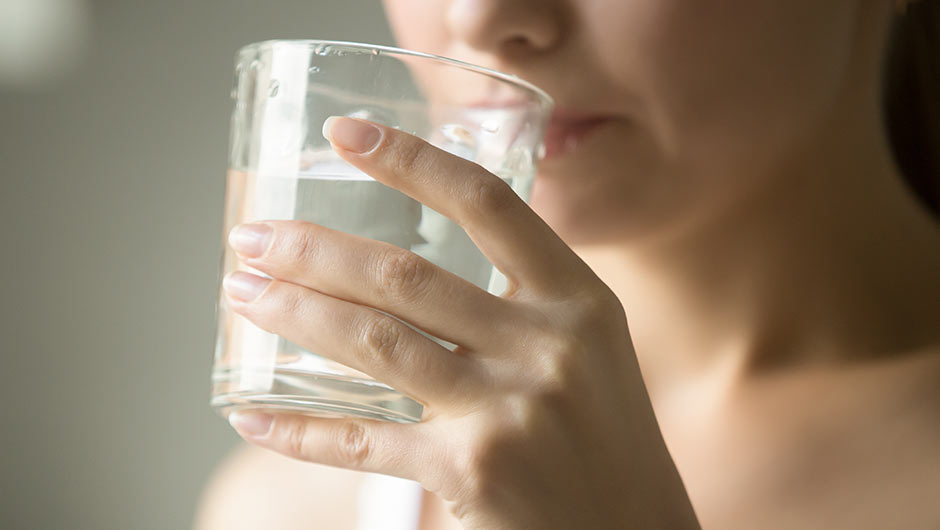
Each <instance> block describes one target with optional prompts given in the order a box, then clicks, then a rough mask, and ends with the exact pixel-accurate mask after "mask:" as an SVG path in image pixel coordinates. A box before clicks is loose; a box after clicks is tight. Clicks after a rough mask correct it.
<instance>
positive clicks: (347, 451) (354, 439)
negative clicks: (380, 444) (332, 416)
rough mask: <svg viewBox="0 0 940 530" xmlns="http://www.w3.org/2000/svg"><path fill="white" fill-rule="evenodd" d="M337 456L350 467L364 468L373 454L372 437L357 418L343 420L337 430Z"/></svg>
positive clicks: (343, 464) (343, 463)
mask: <svg viewBox="0 0 940 530" xmlns="http://www.w3.org/2000/svg"><path fill="white" fill-rule="evenodd" d="M333 447H335V449H336V458H337V460H338V461H339V463H340V464H341V465H342V466H343V467H346V468H349V469H362V468H363V466H364V465H365V464H366V462H368V460H369V459H370V458H371V456H372V438H371V437H370V436H369V432H368V430H367V429H366V428H365V426H364V425H363V424H362V423H361V422H359V421H356V420H350V421H345V422H342V423H341V424H340V425H339V427H338V428H337V429H336V432H335V443H334V444H333Z"/></svg>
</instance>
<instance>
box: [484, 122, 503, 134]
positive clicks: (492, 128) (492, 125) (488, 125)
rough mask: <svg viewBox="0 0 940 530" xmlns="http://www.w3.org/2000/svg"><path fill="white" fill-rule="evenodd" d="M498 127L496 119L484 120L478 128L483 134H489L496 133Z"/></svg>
mask: <svg viewBox="0 0 940 530" xmlns="http://www.w3.org/2000/svg"><path fill="white" fill-rule="evenodd" d="M499 126H500V123H499V120H496V119H492V120H486V121H484V122H483V123H481V124H480V128H481V129H483V132H487V133H490V134H496V133H498V132H499Z"/></svg>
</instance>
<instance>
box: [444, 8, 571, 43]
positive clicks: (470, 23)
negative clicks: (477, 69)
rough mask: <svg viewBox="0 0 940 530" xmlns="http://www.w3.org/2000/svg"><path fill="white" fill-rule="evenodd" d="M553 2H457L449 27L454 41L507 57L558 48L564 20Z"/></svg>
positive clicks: (452, 9)
mask: <svg viewBox="0 0 940 530" xmlns="http://www.w3.org/2000/svg"><path fill="white" fill-rule="evenodd" d="M554 7H555V6H554V5H553V2H551V1H550V0H454V1H453V2H451V5H450V7H449V9H448V13H447V25H448V29H449V30H450V32H451V34H452V35H453V36H454V38H456V39H458V40H461V41H463V42H464V43H466V44H467V45H468V46H469V47H471V48H474V49H476V50H479V51H482V52H487V53H492V54H497V55H504V54H510V53H512V54H517V53H536V52H539V51H544V50H547V49H550V48H552V47H553V46H555V45H556V44H557V43H558V41H559V39H560V38H561V34H562V16H561V15H560V13H559V12H558V10H557V9H554Z"/></svg>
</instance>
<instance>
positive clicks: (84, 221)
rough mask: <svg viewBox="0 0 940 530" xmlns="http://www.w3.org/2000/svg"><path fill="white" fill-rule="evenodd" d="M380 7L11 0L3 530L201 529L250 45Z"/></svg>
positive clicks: (215, 440)
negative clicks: (223, 256) (242, 85)
mask: <svg viewBox="0 0 940 530" xmlns="http://www.w3.org/2000/svg"><path fill="white" fill-rule="evenodd" d="M270 38H328V39H339V40H357V41H366V42H375V43H380V44H389V43H391V36H390V34H389V31H388V29H387V27H386V23H385V21H384V16H383V14H382V11H381V7H380V5H379V2H378V0H343V1H322V0H266V1H261V0H190V1H185V0H151V1H146V2H144V1H134V0H123V1H121V0H0V163H2V165H0V256H2V259H0V355H2V357H0V359H2V362H0V399H2V403H0V422H2V423H0V528H2V529H4V530H6V529H74V530H82V529H96V530H98V529H112V528H114V529H134V530H144V529H161V530H165V529H182V528H189V527H190V526H191V521H192V517H193V513H194V509H195V506H196V503H197V501H198V496H199V493H200V490H201V488H202V485H203V484H204V482H205V481H206V479H207V478H208V476H209V474H210V473H211V471H212V469H213V468H214V467H215V466H216V465H217V463H218V462H219V461H220V460H221V459H222V458H223V457H224V456H225V454H226V453H227V452H228V451H229V450H230V449H231V448H232V447H234V446H235V444H236V443H237V437H236V436H235V435H234V434H233V432H232V431H231V430H230V428H229V427H228V425H227V424H226V423H225V422H224V421H223V420H221V419H220V418H219V417H217V416H216V415H215V414H214V413H213V412H212V411H211V410H210V409H209V408H208V406H207V401H208V398H209V382H208V379H209V369H210V365H211V355H212V347H213V340H214V325H215V320H214V311H215V297H216V293H217V279H218V262H219V253H220V248H221V244H222V234H221V219H222V195H223V184H224V175H225V169H226V167H225V166H226V151H227V145H228V119H229V112H230V101H229V90H230V88H231V83H232V69H233V58H234V54H235V51H236V49H237V48H238V47H240V46H241V45H244V44H247V43H249V42H252V41H257V40H265V39H270Z"/></svg>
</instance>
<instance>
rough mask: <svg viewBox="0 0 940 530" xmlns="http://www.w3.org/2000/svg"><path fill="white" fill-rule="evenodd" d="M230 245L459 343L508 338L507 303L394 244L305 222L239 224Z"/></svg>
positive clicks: (269, 268)
mask: <svg viewBox="0 0 940 530" xmlns="http://www.w3.org/2000/svg"><path fill="white" fill-rule="evenodd" d="M229 242H230V244H231V245H232V247H233V248H234V249H235V250H236V252H238V253H239V257H240V258H241V259H242V261H243V262H244V263H246V264H247V265H250V266H251V267H254V268H256V269H258V270H260V271H262V272H264V273H266V274H269V275H271V276H273V277H275V278H278V279H281V280H285V281H288V282H291V283H295V284H298V285H303V286H307V287H310V288H312V289H314V290H316V291H319V292H322V293H325V294H328V295H330V296H333V297H336V298H340V299H343V300H347V301H350V302H354V303H357V304H361V305H366V306H369V307H373V308H375V309H379V310H382V311H385V312H387V313H389V314H392V315H395V316H396V317H398V318H400V319H402V320H404V321H406V322H408V323H410V324H412V325H414V326H416V327H418V328H420V329H422V330H424V331H426V332H428V333H430V334H431V335H433V336H435V337H438V338H441V339H444V340H446V341H449V342H452V343H454V344H458V345H460V346H463V347H464V348H467V349H470V350H475V349H483V348H485V347H486V346H488V345H490V344H492V343H493V341H496V343H503V344H505V341H506V340H508V339H509V338H511V337H512V319H511V308H510V307H508V305H509V302H508V301H507V300H505V299H503V298H500V297H498V296H494V295H492V294H490V293H488V292H486V291H484V290H483V289H480V288H479V287H477V286H476V285H473V284H472V283H470V282H468V281H466V280H464V279H462V278H460V277H459V276H457V275H455V274H453V273H450V272H448V271H446V270H444V269H441V268H439V267H437V266H435V265H434V264H432V263H431V262H429V261H427V260H425V259H423V258H421V257H420V256H418V255H417V254H414V253H413V252H410V251H407V250H405V249H402V248H399V247H396V246H394V245H391V244H388V243H383V242H379V241H374V240H371V239H367V238H363V237H359V236H355V235H351V234H346V233H343V232H340V231H337V230H332V229H329V228H326V227H323V226H319V225H316V224H313V223H308V222H304V221H266V222H264V223H256V224H251V225H242V226H240V227H236V229H235V230H233V231H232V233H231V234H230V236H229ZM500 328H503V329H505V331H506V333H501V331H502V330H501V329H500Z"/></svg>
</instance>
